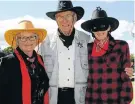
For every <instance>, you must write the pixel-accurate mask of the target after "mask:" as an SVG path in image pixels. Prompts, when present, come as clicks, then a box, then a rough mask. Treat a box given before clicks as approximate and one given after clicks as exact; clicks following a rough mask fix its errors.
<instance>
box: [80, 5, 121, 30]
mask: <svg viewBox="0 0 135 104" xmlns="http://www.w3.org/2000/svg"><path fill="white" fill-rule="evenodd" d="M97 23H107V24H109V25H110V26H111V30H110V31H114V30H115V29H117V28H118V26H119V21H118V20H117V19H116V18H113V17H108V16H107V13H106V12H105V11H104V10H102V9H101V8H100V7H97V9H96V10H94V11H93V13H92V18H91V20H88V21H85V22H83V23H82V24H81V27H82V28H83V29H84V30H86V31H88V32H92V31H91V29H92V26H93V24H97Z"/></svg>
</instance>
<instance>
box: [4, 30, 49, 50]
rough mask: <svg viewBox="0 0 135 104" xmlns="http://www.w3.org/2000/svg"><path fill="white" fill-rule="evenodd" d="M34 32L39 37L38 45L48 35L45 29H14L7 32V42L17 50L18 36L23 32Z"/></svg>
mask: <svg viewBox="0 0 135 104" xmlns="http://www.w3.org/2000/svg"><path fill="white" fill-rule="evenodd" d="M24 31H27V32H32V33H34V34H37V35H38V38H39V39H38V44H39V43H41V42H42V41H43V40H44V39H45V37H46V35H47V31H46V30H45V29H38V28H36V29H12V30H8V31H6V32H5V35H4V36H5V40H6V42H7V43H8V44H9V45H10V46H11V47H13V48H16V35H17V34H19V33H21V32H24ZM38 44H37V45H38Z"/></svg>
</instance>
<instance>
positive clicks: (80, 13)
mask: <svg viewBox="0 0 135 104" xmlns="http://www.w3.org/2000/svg"><path fill="white" fill-rule="evenodd" d="M65 11H73V12H75V13H76V14H77V20H80V19H81V18H82V17H83V15H84V9H83V8H82V7H79V6H77V7H73V8H68V9H65V10H59V11H53V12H47V13H46V15H47V16H48V17H50V18H51V19H53V20H55V15H56V14H57V13H60V12H65Z"/></svg>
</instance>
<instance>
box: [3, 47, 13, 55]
mask: <svg viewBox="0 0 135 104" xmlns="http://www.w3.org/2000/svg"><path fill="white" fill-rule="evenodd" d="M3 52H4V53H6V54H10V53H12V52H13V48H12V47H11V46H9V47H6V48H5V49H4V50H3Z"/></svg>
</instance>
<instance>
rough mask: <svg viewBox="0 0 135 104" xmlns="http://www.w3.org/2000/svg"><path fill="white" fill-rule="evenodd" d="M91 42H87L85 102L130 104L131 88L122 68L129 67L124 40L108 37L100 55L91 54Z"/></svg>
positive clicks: (127, 52)
mask: <svg viewBox="0 0 135 104" xmlns="http://www.w3.org/2000/svg"><path fill="white" fill-rule="evenodd" d="M92 48H93V43H89V44H88V63H89V75H88V87H87V90H86V104H130V102H131V100H132V98H133V88H132V84H131V81H130V79H129V76H127V75H126V73H125V71H124V69H125V68H126V67H130V54H129V47H128V44H127V43H126V42H125V41H121V40H114V39H113V38H112V37H111V36H110V38H109V47H108V50H107V52H106V53H105V54H104V55H102V56H92V54H91V53H92Z"/></svg>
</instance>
